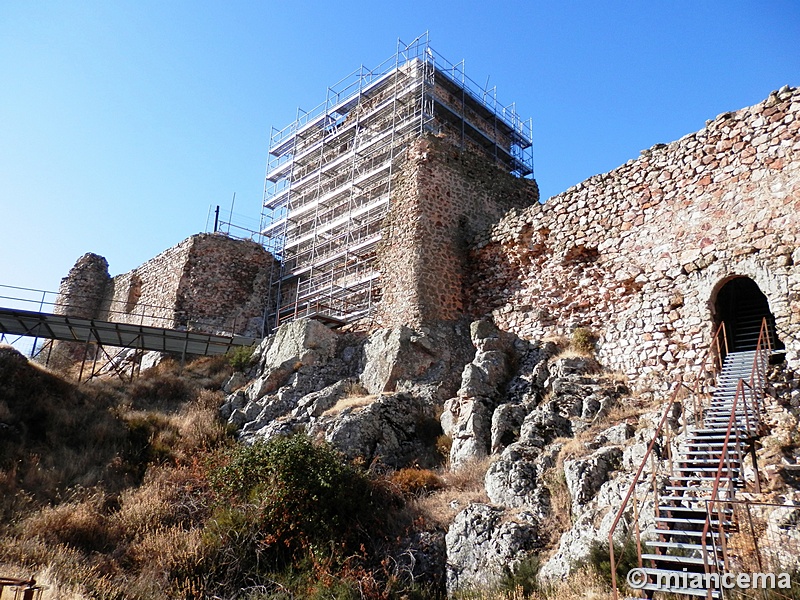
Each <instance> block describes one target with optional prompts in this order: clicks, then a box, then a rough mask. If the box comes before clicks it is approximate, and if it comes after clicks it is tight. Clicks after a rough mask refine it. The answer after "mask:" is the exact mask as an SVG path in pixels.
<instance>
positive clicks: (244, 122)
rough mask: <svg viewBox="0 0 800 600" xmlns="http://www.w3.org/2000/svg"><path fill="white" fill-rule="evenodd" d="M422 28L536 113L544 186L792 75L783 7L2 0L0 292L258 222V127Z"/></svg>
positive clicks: (796, 65)
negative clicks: (93, 260)
mask: <svg viewBox="0 0 800 600" xmlns="http://www.w3.org/2000/svg"><path fill="white" fill-rule="evenodd" d="M426 30H428V31H429V32H430V39H431V45H432V46H433V47H434V48H435V49H436V50H437V51H438V52H439V53H441V54H442V55H444V56H445V57H446V58H448V59H449V60H450V61H452V62H458V61H459V60H461V59H462V58H463V59H465V61H466V70H467V74H468V75H469V76H470V77H472V78H473V79H474V80H476V81H479V82H484V81H485V80H486V78H487V77H488V78H489V85H490V86H492V85H496V86H497V89H498V96H499V98H500V99H501V100H502V101H504V102H506V103H507V102H512V101H514V102H516V104H517V111H518V112H519V113H520V114H521V115H522V116H525V117H527V116H530V117H532V118H533V128H534V145H535V156H534V160H535V168H536V178H537V180H538V182H539V185H540V188H541V191H542V195H543V197H549V196H551V195H553V194H556V193H559V192H561V191H563V190H565V189H566V188H568V187H570V186H572V185H574V184H576V183H579V182H580V181H582V180H583V179H585V178H587V177H590V176H591V175H594V174H596V173H601V172H605V171H608V170H610V169H612V168H614V167H616V166H618V165H620V164H622V163H624V162H625V161H627V160H628V159H630V158H635V157H636V156H638V154H639V151H640V150H642V149H645V148H648V147H650V146H652V145H653V144H656V143H663V142H669V141H672V140H674V139H678V138H680V137H681V136H683V135H685V134H687V133H690V132H692V131H696V130H697V129H700V128H702V127H703V125H704V123H705V121H706V120H707V119H711V118H713V117H715V116H716V115H718V114H720V113H722V112H725V111H729V110H735V109H738V108H741V107H744V106H748V105H751V104H755V103H757V102H759V101H761V100H762V99H764V98H765V97H766V96H767V95H768V94H769V92H770V91H772V90H774V89H777V88H780V87H781V86H783V85H785V84H789V85H793V86H797V85H800V3H798V2H797V1H796V0H773V1H770V0H763V1H760V2H756V1H752V2H743V1H737V0H729V1H726V2H717V1H703V0H693V1H691V2H690V1H684V0H672V1H669V2H667V1H659V0H652V1H650V2H621V1H616V0H608V1H606V2H588V1H584V2H540V1H530V2H524V1H518V2H515V3H512V2H506V1H504V0H496V1H495V2H487V1H483V2H449V1H437V2H416V1H407V2H399V3H398V2H393V3H381V2H377V1H373V2H354V1H347V0H342V1H337V2H327V3H320V2H303V1H299V2H285V1H283V2H274V1H262V2H255V1H253V2H241V1H236V0H231V1H228V2H203V1H193V2H184V1H182V0H173V1H168V2H164V1H163V0H161V1H154V0H136V1H126V0H117V1H114V2H108V1H102V2H100V1H92V0H83V1H81V2H74V1H70V2H66V1H63V2H62V1H47V0H41V1H37V2H28V1H26V0H3V1H2V2H0V224H2V245H0V284H5V285H17V286H24V287H33V288H43V289H48V290H53V289H56V288H57V286H58V283H59V280H60V278H61V277H63V276H64V275H66V273H67V271H68V270H69V268H70V267H71V266H72V264H73V263H74V261H75V260H76V259H77V258H78V257H79V256H81V255H82V254H83V253H85V252H90V251H91V252H96V253H98V254H101V255H103V256H105V257H106V258H107V259H108V261H109V263H110V270H111V273H112V274H117V273H121V272H125V271H127V270H129V269H132V268H134V267H136V266H137V265H139V264H141V263H142V262H143V261H145V260H147V259H148V258H150V257H152V256H154V255H155V254H157V253H158V252H160V251H162V250H164V249H166V248H168V247H170V246H172V245H174V244H176V243H178V242H179V241H180V240H182V239H183V238H185V237H187V236H189V235H191V234H193V233H197V232H199V231H203V230H204V229H205V227H206V222H207V217H208V210H209V207H210V206H212V205H216V204H220V205H222V206H223V210H224V211H227V210H228V209H230V202H231V197H232V195H233V193H234V192H235V193H236V206H235V213H237V214H240V215H242V216H243V217H249V218H251V219H252V220H253V222H254V223H255V222H257V219H258V216H259V214H260V204H261V199H262V193H263V177H264V170H265V164H266V159H267V144H268V139H269V132H270V127H271V126H276V127H283V126H285V125H286V124H288V123H289V122H290V121H292V120H293V119H294V117H295V114H296V113H295V111H296V108H297V107H298V106H300V107H303V108H312V107H314V106H316V105H317V104H318V103H320V102H321V101H323V100H324V99H325V90H326V88H327V86H329V85H332V84H334V83H335V82H336V81H338V80H339V79H341V78H342V77H344V76H345V75H347V74H348V73H350V72H351V71H353V70H354V69H356V68H358V67H359V65H361V64H362V63H363V64H364V65H366V66H367V67H370V66H375V65H377V64H378V63H380V62H382V61H383V60H384V59H386V58H388V57H389V56H390V55H392V54H393V53H394V51H395V48H396V42H397V38H401V39H403V40H405V41H410V40H412V39H413V38H414V37H416V36H417V35H419V34H420V33H422V32H424V31H426Z"/></svg>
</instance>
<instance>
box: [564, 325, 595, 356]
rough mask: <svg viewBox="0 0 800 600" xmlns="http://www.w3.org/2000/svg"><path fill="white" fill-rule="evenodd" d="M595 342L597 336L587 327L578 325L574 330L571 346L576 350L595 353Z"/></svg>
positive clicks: (582, 352)
mask: <svg viewBox="0 0 800 600" xmlns="http://www.w3.org/2000/svg"><path fill="white" fill-rule="evenodd" d="M595 342H597V336H595V335H594V334H593V333H592V332H591V330H589V329H588V328H586V327H577V328H575V330H574V331H573V332H572V339H571V340H570V347H571V348H572V349H573V350H575V352H580V353H581V354H589V355H591V354H594V351H595V347H594V345H595Z"/></svg>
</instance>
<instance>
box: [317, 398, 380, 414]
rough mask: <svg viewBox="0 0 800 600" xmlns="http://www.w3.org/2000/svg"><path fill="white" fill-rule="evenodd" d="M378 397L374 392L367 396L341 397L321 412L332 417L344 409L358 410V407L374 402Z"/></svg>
mask: <svg viewBox="0 0 800 600" xmlns="http://www.w3.org/2000/svg"><path fill="white" fill-rule="evenodd" d="M377 398H378V396H377V395H375V394H370V395H367V396H348V397H346V398H342V399H341V400H339V401H338V402H336V404H334V405H333V406H331V407H330V408H329V409H328V410H326V411H325V412H324V413H322V416H323V417H334V416H336V415H338V414H340V413H342V412H343V411H345V410H346V409H348V408H349V409H351V410H358V409H360V408H364V407H367V406H369V405H370V404H372V403H373V402H375V400H376V399H377Z"/></svg>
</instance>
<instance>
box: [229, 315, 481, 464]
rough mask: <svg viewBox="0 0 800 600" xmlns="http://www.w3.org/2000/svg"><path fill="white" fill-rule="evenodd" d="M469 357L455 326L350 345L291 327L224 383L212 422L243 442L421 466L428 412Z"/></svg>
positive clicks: (425, 459)
mask: <svg viewBox="0 0 800 600" xmlns="http://www.w3.org/2000/svg"><path fill="white" fill-rule="evenodd" d="M473 352H474V350H473V349H472V347H471V345H470V344H469V342H468V341H467V337H466V327H465V326H464V325H461V324H457V323H456V324H452V323H449V324H448V323H444V324H439V325H436V326H434V325H431V326H429V327H424V328H421V330H420V331H414V330H411V329H409V328H408V327H396V328H393V329H386V330H378V331H375V332H373V333H372V334H371V335H369V336H368V337H365V336H361V337H359V336H357V335H355V334H353V335H351V334H340V333H337V332H334V331H332V330H330V329H328V328H327V327H325V326H324V325H322V324H321V323H319V322H317V321H313V320H307V319H306V320H298V321H294V322H292V323H289V324H286V325H283V326H281V327H280V328H279V329H278V330H277V331H276V333H275V334H274V335H272V336H270V337H268V338H266V339H265V340H264V341H263V342H262V343H261V344H260V345H259V347H258V348H257V349H256V351H255V353H254V355H253V358H252V360H251V364H253V365H254V366H253V367H252V368H251V369H250V371H249V372H248V373H247V374H239V375H235V376H233V377H232V378H231V379H230V380H229V381H228V382H227V383H226V388H227V389H228V390H229V391H230V393H229V395H228V397H227V398H226V401H225V403H224V404H223V406H222V407H221V409H220V412H221V415H222V417H223V418H225V419H227V421H228V422H229V423H230V424H231V425H233V426H235V427H237V428H238V429H239V437H240V439H242V440H245V441H249V440H256V439H269V438H271V437H274V436H276V435H288V434H291V433H294V432H298V431H303V432H306V433H309V434H311V435H314V436H318V437H320V438H324V439H327V440H328V441H329V442H330V443H331V444H333V445H334V446H335V447H337V448H339V449H340V450H341V451H342V452H343V454H344V455H345V456H347V457H348V458H359V459H361V460H363V461H364V462H365V463H366V464H372V463H373V462H380V463H381V464H385V465H388V466H392V467H400V466H404V465H406V464H408V463H410V462H416V463H417V464H419V465H420V466H431V465H433V464H434V463H436V462H437V461H438V460H439V457H438V455H437V454H436V453H435V451H434V450H433V448H434V445H435V440H436V438H437V437H438V436H439V435H440V434H441V429H440V426H439V423H438V421H437V420H435V419H434V418H433V415H434V414H435V413H436V410H435V407H436V405H437V404H440V403H441V402H442V400H443V398H446V397H450V396H451V395H452V394H453V393H454V392H455V390H456V389H457V385H458V383H457V380H456V379H455V377H454V376H453V374H454V373H455V374H457V373H459V372H460V371H461V370H462V368H463V365H464V364H465V363H466V362H468V361H469V360H470V359H471V358H472V354H473ZM248 376H249V377H250V381H249V383H246V384H245V381H246V380H247V377H248ZM340 403H341V406H340ZM487 418H491V416H490V415H489V416H488V417H487ZM488 427H489V426H488V421H487V426H486V430H487V436H488Z"/></svg>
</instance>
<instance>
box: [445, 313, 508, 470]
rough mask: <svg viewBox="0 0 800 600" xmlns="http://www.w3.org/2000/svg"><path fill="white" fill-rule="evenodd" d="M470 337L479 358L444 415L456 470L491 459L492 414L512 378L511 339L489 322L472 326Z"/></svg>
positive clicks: (469, 366)
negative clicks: (509, 378) (451, 442)
mask: <svg viewBox="0 0 800 600" xmlns="http://www.w3.org/2000/svg"><path fill="white" fill-rule="evenodd" d="M470 337H471V339H472V343H473V345H474V346H475V348H476V352H475V358H473V360H472V362H471V363H470V364H468V365H467V366H466V367H464V371H463V373H462V374H461V387H460V388H459V390H458V395H457V397H455V398H451V399H449V400H448V401H447V402H446V403H445V406H444V412H443V416H442V429H443V430H444V432H445V433H446V434H447V435H449V436H450V437H451V438H452V439H453V444H452V446H451V450H450V465H451V467H452V468H456V469H457V468H459V467H462V466H463V465H465V464H466V463H468V462H470V461H473V460H480V459H481V458H484V457H486V456H488V454H489V446H490V443H491V429H492V412H493V411H494V409H495V407H496V406H497V402H498V398H499V397H500V392H501V390H502V389H503V386H504V385H505V383H506V381H507V379H508V376H509V357H508V356H507V353H508V351H509V347H510V344H511V339H510V338H509V337H508V336H506V335H504V334H502V333H501V332H500V331H499V330H498V329H497V328H496V327H495V326H494V324H493V323H491V322H490V321H486V320H484V321H477V322H475V323H473V324H472V326H471V327H470Z"/></svg>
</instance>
